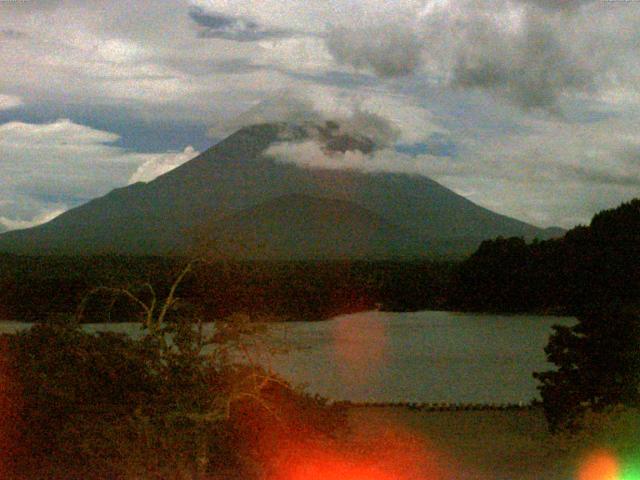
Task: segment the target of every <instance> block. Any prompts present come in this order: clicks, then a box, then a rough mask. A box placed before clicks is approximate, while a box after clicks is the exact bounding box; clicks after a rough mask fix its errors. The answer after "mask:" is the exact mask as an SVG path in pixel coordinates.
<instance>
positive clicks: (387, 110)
mask: <svg viewBox="0 0 640 480" xmlns="http://www.w3.org/2000/svg"><path fill="white" fill-rule="evenodd" d="M327 120H331V121H335V122H337V123H338V124H339V126H340V129H341V131H342V132H343V133H347V134H358V135H363V136H365V137H368V138H370V139H372V140H373V141H374V142H375V143H376V144H377V145H379V146H389V145H392V144H394V143H396V142H399V143H403V144H414V143H419V142H422V141H426V140H427V139H429V138H430V136H431V135H432V134H443V135H446V134H447V133H448V132H447V129H446V128H444V127H443V126H441V125H439V124H438V121H437V119H436V118H435V117H434V116H433V115H432V114H431V112H430V111H429V110H428V109H426V108H424V107H421V106H418V105H414V104H411V103H410V99H406V98H403V97H402V96H398V95H390V94H385V93H380V92H376V91H371V92H367V93H366V94H365V95H360V94H358V93H354V92H353V91H350V90H345V89H339V88H328V87H318V86H314V85H307V86H306V87H305V89H304V90H302V91H299V90H284V91H281V92H280V93H278V94H277V95H274V96H272V97H270V98H267V99H266V100H264V101H262V102H259V103H257V104H256V105H254V106H253V107H251V108H250V109H248V110H247V111H245V112H244V113H242V114H240V115H239V116H237V117H235V118H232V119H230V120H228V121H225V122H217V123H216V124H214V125H213V126H212V128H211V129H210V134H211V136H213V137H215V138H223V137H225V136H227V135H229V134H231V133H233V132H235V131H237V130H238V129H240V128H242V127H244V126H247V125H253V124H259V123H293V124H301V123H315V124H318V125H320V124H323V123H324V122H326V121H327Z"/></svg>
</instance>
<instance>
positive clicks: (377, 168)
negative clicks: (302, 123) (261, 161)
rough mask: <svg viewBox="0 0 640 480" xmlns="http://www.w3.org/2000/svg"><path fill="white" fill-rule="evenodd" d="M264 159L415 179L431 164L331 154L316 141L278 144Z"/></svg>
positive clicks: (380, 154) (397, 156) (376, 154)
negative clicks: (400, 174)
mask: <svg viewBox="0 0 640 480" xmlns="http://www.w3.org/2000/svg"><path fill="white" fill-rule="evenodd" d="M265 155H268V156H271V157H273V158H275V159H276V160H277V161H279V162H282V163H291V164H294V165H297V166H299V167H301V168H310V169H325V170H358V171H361V172H402V173H408V174H414V175H422V174H424V165H425V164H426V163H428V162H429V161H430V160H431V157H430V156H429V155H420V156H409V155H404V154H401V153H398V152H396V151H394V150H390V149H382V150H376V151H373V152H362V151H360V150H347V151H344V152H342V151H331V150H328V149H327V148H326V145H324V144H322V143H321V142H319V141H318V140H316V139H313V140H307V141H303V142H280V143H277V144H275V145H272V146H271V147H269V148H268V149H267V151H266V152H265Z"/></svg>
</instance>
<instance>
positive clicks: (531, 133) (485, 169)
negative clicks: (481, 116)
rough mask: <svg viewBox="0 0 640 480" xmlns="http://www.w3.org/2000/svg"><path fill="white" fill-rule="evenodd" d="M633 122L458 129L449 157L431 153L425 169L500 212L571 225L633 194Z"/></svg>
mask: <svg viewBox="0 0 640 480" xmlns="http://www.w3.org/2000/svg"><path fill="white" fill-rule="evenodd" d="M634 125H635V121H634V120H632V118H624V117H611V118H607V119H603V120H601V121H596V122H590V123H568V122H566V121H564V120H562V119H560V118H546V119H544V118H528V117H525V118H521V119H520V127H521V128H520V130H519V131H517V132H508V133H502V134H497V135H493V136H492V137H487V136H480V137H477V138H473V137H468V136H465V135H464V134H462V133H458V134H457V135H456V136H455V140H456V142H457V145H458V154H457V155H456V157H455V158H448V157H439V158H434V159H433V161H432V162H430V163H428V164H426V165H425V167H426V168H425V170H424V173H425V174H426V175H428V176H430V177H432V178H433V179H434V180H436V181H438V182H440V183H442V184H444V185H445V186H447V187H449V188H451V189H453V190H454V191H457V192H463V193H465V194H468V195H469V199H470V200H472V201H474V202H476V203H479V204H480V205H483V206H486V207H487V208H490V209H493V210H495V211H497V212H499V213H503V214H505V215H510V216H513V217H516V218H521V219H523V220H525V221H529V222H531V223H534V224H538V225H542V226H551V225H560V226H563V227H569V228H570V227H572V226H574V225H575V224H577V223H585V222H588V220H589V219H590V217H591V216H592V215H593V214H594V213H595V212H597V211H599V210H602V209H604V208H611V207H613V206H615V205H617V204H619V203H620V202H622V201H627V200H629V199H631V198H633V197H635V196H637V194H638V187H639V186H640V174H639V173H638V172H639V171H640V170H639V169H638V166H639V165H640V135H639V134H638V132H637V129H635V127H634Z"/></svg>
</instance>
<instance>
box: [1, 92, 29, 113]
mask: <svg viewBox="0 0 640 480" xmlns="http://www.w3.org/2000/svg"><path fill="white" fill-rule="evenodd" d="M22 105H24V103H23V102H22V99H21V98H20V97H17V96H15V95H3V94H0V110H10V109H12V108H16V107H20V106H22Z"/></svg>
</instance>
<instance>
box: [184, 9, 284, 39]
mask: <svg viewBox="0 0 640 480" xmlns="http://www.w3.org/2000/svg"><path fill="white" fill-rule="evenodd" d="M189 17H190V18H191V20H193V21H194V22H195V23H196V24H197V25H198V27H199V31H198V36H199V37H200V38H219V39H223V40H231V41H234V42H256V41H260V40H267V39H274V38H287V37H291V36H294V35H295V33H294V32H292V31H291V30H281V29H270V28H266V27H264V26H262V25H259V24H258V23H257V22H255V21H253V20H251V19H247V18H242V17H234V16H230V15H224V14H222V13H214V12H207V11H205V10H203V9H202V8H198V7H193V8H191V9H190V10H189Z"/></svg>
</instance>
